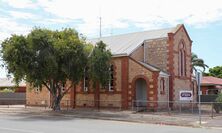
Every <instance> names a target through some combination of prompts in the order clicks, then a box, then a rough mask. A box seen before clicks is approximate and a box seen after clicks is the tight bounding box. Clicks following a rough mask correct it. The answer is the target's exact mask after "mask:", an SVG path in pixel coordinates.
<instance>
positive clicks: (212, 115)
mask: <svg viewBox="0 0 222 133" xmlns="http://www.w3.org/2000/svg"><path fill="white" fill-rule="evenodd" d="M213 113H214V112H213V102H211V118H212V119H213V117H214V114H213Z"/></svg>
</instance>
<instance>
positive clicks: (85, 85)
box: [83, 68, 89, 92]
mask: <svg viewBox="0 0 222 133" xmlns="http://www.w3.org/2000/svg"><path fill="white" fill-rule="evenodd" d="M87 71H88V68H85V69H84V79H83V91H84V92H87V91H88V88H89V76H88V72H87Z"/></svg>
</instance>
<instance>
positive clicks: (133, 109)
mask: <svg viewBox="0 0 222 133" xmlns="http://www.w3.org/2000/svg"><path fill="white" fill-rule="evenodd" d="M131 106H132V108H131V109H132V111H134V108H133V100H132V105H131Z"/></svg>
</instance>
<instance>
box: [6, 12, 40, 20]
mask: <svg viewBox="0 0 222 133" xmlns="http://www.w3.org/2000/svg"><path fill="white" fill-rule="evenodd" d="M9 14H10V16H11V17H13V18H16V19H35V18H37V16H35V15H34V14H32V13H27V12H18V11H17V12H16V11H10V12H9Z"/></svg>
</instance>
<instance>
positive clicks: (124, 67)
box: [121, 57, 129, 109]
mask: <svg viewBox="0 0 222 133" xmlns="http://www.w3.org/2000/svg"><path fill="white" fill-rule="evenodd" d="M121 72H122V75H121V85H122V89H121V91H122V96H121V100H122V101H121V102H122V109H127V108H128V82H129V80H128V78H129V76H128V74H129V59H128V57H123V58H122V60H121Z"/></svg>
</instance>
